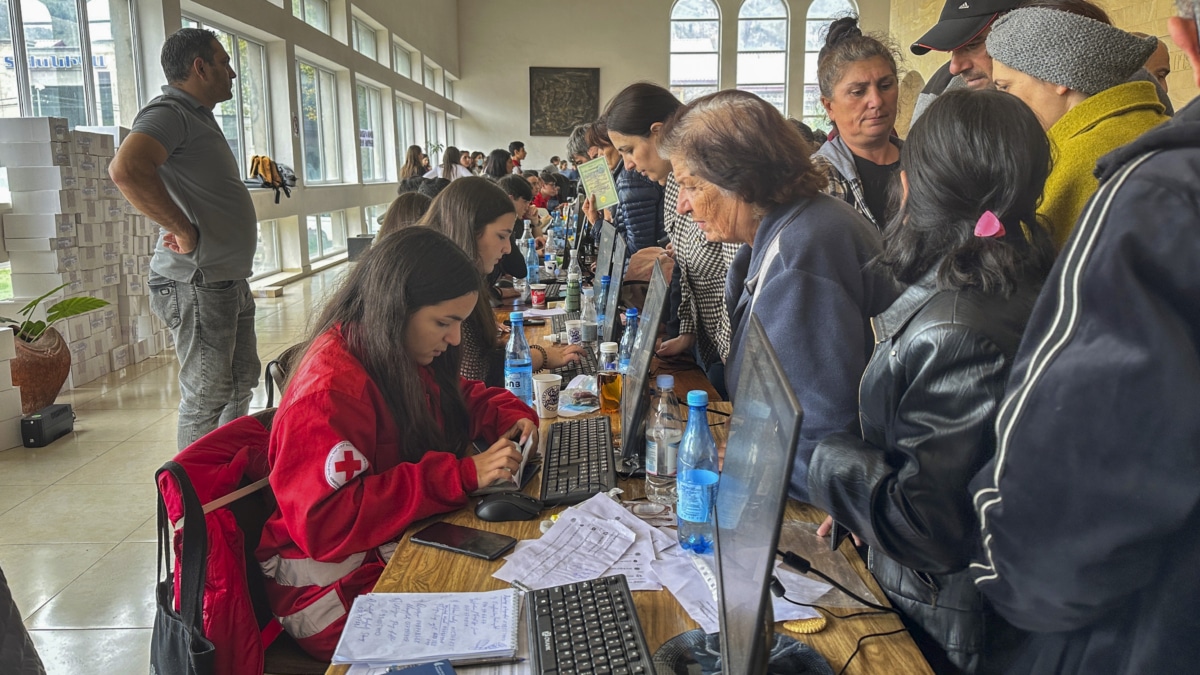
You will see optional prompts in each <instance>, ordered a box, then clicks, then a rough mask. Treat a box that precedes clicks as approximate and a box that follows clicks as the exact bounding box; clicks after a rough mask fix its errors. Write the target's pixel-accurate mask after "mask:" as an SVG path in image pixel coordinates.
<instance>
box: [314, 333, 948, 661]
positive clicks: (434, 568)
mask: <svg viewBox="0 0 1200 675" xmlns="http://www.w3.org/2000/svg"><path fill="white" fill-rule="evenodd" d="M534 328H537V327H534ZM714 408H717V409H723V410H724V411H730V410H732V405H731V404H728V403H718V404H715V405H714ZM723 420H724V418H723V417H720V416H715V415H712V414H710V415H709V422H710V423H711V422H720V421H723ZM551 423H553V421H547V422H542V437H543V438H544V437H545V430H546V428H547V427H548V426H549V424H551ZM713 433H714V436H717V437H718V440H721V439H720V436H722V435H723V434H724V425H721V426H716V427H713ZM621 487H622V488H623V489H624V490H625V495H623V496H624V497H625V498H628V499H637V498H641V497H643V496H644V492H643V483H642V481H641V480H640V479H639V480H632V481H622V483H621ZM540 489H541V474H540V473H539V474H538V475H537V477H535V479H534V480H532V481H530V483H529V485H528V486H526V488H525V491H526V492H527V493H529V494H532V495H535V496H536V495H537V494H539V490H540ZM475 501H476V500H472V501H471V504H470V505H468V506H467V507H466V508H463V509H460V510H458V511H455V512H453V513H449V514H446V515H445V516H443V517H439V518H431V519H428V520H425V521H422V522H419V523H415V524H414V525H413V526H412V527H410V528H409V529H408V531H407V532H406V533H405V535H404V538H403V539H402V541H401V543H400V546H399V547H398V548H397V549H396V553H395V554H394V555H393V556H392V559H391V560H390V561H389V562H388V565H387V568H386V569H384V571H383V576H381V577H380V579H379V583H377V584H376V586H375V590H376V591H379V592H391V593H402V592H403V593H432V592H444V591H491V590H498V589H502V588H506V587H508V584H506V583H505V582H503V581H500V580H499V579H495V578H493V577H492V573H493V572H495V571H496V570H498V569H499V568H500V566H501V565H503V564H504V561H503V560H494V561H490V562H489V561H486V560H480V559H477V558H471V557H468V556H465V555H461V554H456V553H451V552H449V551H442V550H439V549H435V548H431V547H428V546H420V545H416V544H410V543H409V541H408V539H409V537H410V536H411V535H412V533H413V532H416V531H418V530H420V529H421V528H422V527H424V526H425V525H427V524H428V523H430V522H432V521H434V520H439V519H440V520H445V521H447V522H450V523H456V524H459V525H466V526H468V527H474V528H478V529H481V530H487V531H489V532H498V533H501V534H507V535H509V536H512V537H516V538H517V539H535V538H538V537H540V536H541V532H540V531H539V529H538V522H539V520H541V519H536V520H530V521H520V522H510V523H489V522H484V521H481V520H479V519H478V518H476V517H475V512H474V505H475ZM563 508H564V507H558V508H555V509H551V510H548V511H546V512H545V514H544V515H545V517H549V515H550V514H552V513H557V512H560V511H562V509H563ZM784 518H785V519H786V520H794V521H805V522H811V523H819V522H821V521H822V520H824V518H825V514H824V513H822V512H821V511H819V510H817V509H815V508H813V507H811V506H808V505H805V504H801V503H799V502H796V501H789V503H788V506H787V511H786V513H785V514H784ZM841 552H842V554H843V555H844V556H845V557H846V559H847V560H848V561H849V563H850V565H851V567H853V568H854V571H855V572H857V573H858V575H859V576H860V577H862V579H863V581H864V582H866V584H867V587H868V588H870V589H871V592H872V593H874V594H875V598H876V599H877V600H878V601H879V602H880V603H881V604H887V601H886V599H884V598H885V596H884V595H883V593H882V592H881V591H880V589H879V586H878V585H877V584H876V583H875V579H874V578H873V577H872V576H871V575H870V573H869V572H868V571H867V569H866V565H865V564H864V563H863V561H862V559H861V558H859V556H858V554H857V553H856V552H855V551H854V549H853V547H852V546H851V544H850V542H849V541H847V542H844V543H843V544H842V548H841ZM633 599H634V604H635V605H636V606H637V612H638V617H639V619H640V620H641V624H642V628H643V630H644V631H645V633H646V641H647V643H648V645H649V647H650V649H651V650H652V651H653V650H656V649H658V647H659V646H660V645H662V643H663V642H665V641H667V640H669V639H670V638H672V637H674V636H675V635H678V634H679V633H682V632H684V631H687V630H691V629H693V628H697V627H698V626H697V624H696V623H695V622H693V621H692V620H691V619H690V618H689V617H688V615H687V613H686V612H684V611H683V608H682V607H680V605H679V603H678V602H677V601H676V600H675V596H673V595H671V593H670V592H669V591H667V590H662V591H656V592H649V591H639V592H635V593H634V594H633ZM835 611H836V613H839V614H846V613H849V611H851V610H844V609H843V610H835ZM901 627H902V625H901V623H900V620H899V619H898V618H896V617H895V616H892V615H886V616H865V617H858V618H854V619H846V620H844V621H842V620H838V619H829V623H828V625H827V626H826V628H825V629H824V630H823V631H821V632H820V633H815V634H812V635H794V637H797V638H798V639H800V640H802V641H803V642H805V643H806V644H808V645H810V646H812V647H813V648H814V649H816V650H817V651H818V652H820V653H821V654H822V655H823V656H824V657H825V658H826V660H828V661H829V664H830V666H831V667H832V668H833V670H834V672H837V671H838V669H840V668H841V667H842V664H844V663H845V662H846V659H848V658H850V654H851V653H852V652H853V651H854V648H855V645H856V643H857V641H858V639H859V638H860V637H861V636H863V635H867V634H870V633H884V632H888V631H893V630H897V629H899V628H901ZM775 630H777V631H783V627H782V624H779V623H777V624H775ZM784 632H786V631H784ZM347 668H348V667H347V666H332V667H330V668H329V670H328V673H327V675H343V674H344V673H345V672H346V670H347ZM846 673H847V674H848V675H855V674H858V675H868V674H871V673H876V674H877V673H904V674H905V675H925V674H929V675H931V674H932V671H931V670H930V669H929V665H928V664H927V663H926V662H925V660H924V658H923V657H922V656H921V652H920V651H919V650H918V649H917V646H916V645H915V644H914V643H913V641H912V638H911V637H909V635H908V633H899V634H896V635H889V636H887V637H878V638H871V639H869V640H867V641H866V642H864V643H863V646H862V649H861V650H860V651H859V654H858V656H856V657H855V658H854V662H853V663H852V664H851V665H850V667H849V668H848V669H847V670H846Z"/></svg>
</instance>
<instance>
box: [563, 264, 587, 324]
mask: <svg viewBox="0 0 1200 675" xmlns="http://www.w3.org/2000/svg"><path fill="white" fill-rule="evenodd" d="M572 262H574V260H572ZM582 292H583V283H582V282H581V281H580V280H579V273H578V272H568V273H567V303H566V308H565V309H566V310H567V311H568V312H578V311H579V296H580V294H581V293H582Z"/></svg>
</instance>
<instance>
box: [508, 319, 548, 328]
mask: <svg viewBox="0 0 1200 675" xmlns="http://www.w3.org/2000/svg"><path fill="white" fill-rule="evenodd" d="M504 325H505V326H509V327H511V326H512V320H510V319H505V320H504ZM525 325H526V326H545V325H546V320H545V319H539V318H536V317H529V318H527V319H525Z"/></svg>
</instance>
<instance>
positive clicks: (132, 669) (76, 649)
mask: <svg viewBox="0 0 1200 675" xmlns="http://www.w3.org/2000/svg"><path fill="white" fill-rule="evenodd" d="M344 270H345V265H337V266H335V267H334V268H332V269H330V270H327V271H324V272H321V273H319V274H316V275H314V276H311V277H308V278H307V279H304V280H301V281H299V282H297V283H295V284H292V285H290V286H287V287H286V288H285V290H284V295H283V296H282V297H279V298H259V299H258V300H257V320H256V322H255V323H256V326H257V328H258V352H259V355H260V357H261V358H262V362H263V364H264V365H265V364H266V363H267V361H269V360H270V359H271V358H273V357H274V356H276V355H278V354H279V353H280V352H282V351H283V350H284V349H286V348H287V347H289V346H290V345H292V344H294V343H296V342H299V341H300V340H301V339H302V338H303V336H304V334H305V332H306V330H307V329H308V324H309V321H310V319H311V317H312V316H313V314H315V313H316V312H317V311H319V308H320V307H321V306H322V300H323V299H324V298H325V297H326V294H327V293H328V292H329V291H330V290H331V289H332V288H334V287H335V286H336V284H337V283H338V281H339V280H340V279H341V277H342V275H343V273H344ZM178 372H179V367H178V362H177V361H176V360H175V354H174V352H167V353H164V354H160V355H159V356H157V357H151V358H150V359H149V360H147V361H144V362H142V363H139V364H136V365H134V366H132V367H130V368H126V369H125V370H124V371H122V372H118V373H112V374H110V375H108V376H106V377H104V378H102V379H100V380H97V381H95V382H91V383H89V384H86V385H84V386H82V387H80V388H78V389H76V390H75V391H73V392H71V393H70V394H66V395H64V396H62V397H61V398H60V399H59V402H60V403H70V404H71V405H72V407H74V408H75V410H76V415H77V418H78V419H77V420H76V422H75V431H74V433H72V434H71V435H69V436H67V437H64V438H62V439H59V440H58V441H57V442H55V443H54V444H53V445H51V446H49V447H46V448H41V449H36V450H34V449H24V448H15V449H13V450H7V451H4V452H0V567H3V569H4V573H5V575H6V576H7V577H8V581H9V584H10V585H11V587H12V592H13V596H14V597H15V599H16V602H17V606H18V607H19V608H20V610H21V616H22V618H24V620H25V625H26V626H27V627H28V628H29V629H30V631H31V633H32V635H33V640H34V642H35V643H36V644H37V647H38V651H39V653H40V654H41V657H42V660H43V661H44V662H45V664H46V669H47V672H48V673H50V675H69V674H74V673H145V672H147V671H148V669H149V660H150V628H151V626H152V625H153V621H154V604H153V586H154V575H155V560H154V557H155V543H154V542H155V524H154V513H155V496H154V495H155V491H154V471H155V469H157V468H158V467H159V466H161V465H162V463H163V462H164V461H166V460H167V459H170V458H171V456H172V455H174V454H175V416H176V415H175V409H176V406H177V405H178V403H179V385H178V382H177V376H178ZM250 405H251V409H252V410H257V409H261V408H262V407H263V406H265V405H266V392H265V389H264V388H263V385H262V383H261V382H260V384H259V387H258V389H257V390H256V391H255V393H254V400H253V401H252V402H251V404H250Z"/></svg>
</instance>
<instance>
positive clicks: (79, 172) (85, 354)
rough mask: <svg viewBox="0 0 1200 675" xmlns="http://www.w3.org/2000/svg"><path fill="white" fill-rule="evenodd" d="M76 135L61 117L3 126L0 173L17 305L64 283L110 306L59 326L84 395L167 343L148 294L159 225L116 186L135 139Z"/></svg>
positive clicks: (70, 292)
mask: <svg viewBox="0 0 1200 675" xmlns="http://www.w3.org/2000/svg"><path fill="white" fill-rule="evenodd" d="M68 126H69V125H68V123H67V120H65V119H61V118H54V117H38V118H14V119H0V165H3V166H5V167H7V171H8V181H9V189H10V190H11V192H12V212H11V213H9V214H6V215H5V216H4V246H5V248H6V249H7V250H8V252H9V258H10V260H11V264H12V284H13V295H14V298H15V299H16V303H18V306H20V305H23V304H24V302H26V301H28V300H30V299H33V298H36V297H38V296H39V295H41V294H43V293H45V292H47V291H49V290H51V289H53V288H55V287H57V286H59V285H62V284H67V286H66V287H65V288H63V289H62V290H61V291H59V293H58V295H60V296H61V297H75V296H82V295H90V296H93V297H98V298H103V299H104V300H107V301H108V302H109V303H110V305H109V306H107V307H104V308H102V309H98V310H95V311H93V312H89V313H87V314H84V315H80V316H77V317H73V318H72V319H69V320H67V321H65V322H62V323H60V324H58V326H57V328H58V330H59V332H61V333H62V334H63V337H64V338H65V339H66V340H67V343H68V345H69V347H70V349H71V377H70V378H69V380H68V386H78V385H81V384H84V383H86V382H90V381H92V380H94V379H96V378H98V377H101V376H103V375H106V374H108V373H109V372H110V371H112V370H119V369H121V368H124V367H126V366H128V365H131V364H133V363H137V362H138V361H142V360H144V359H146V358H147V357H149V356H151V355H152V354H157V353H158V352H159V351H161V350H162V349H163V348H164V347H165V343H166V340H165V339H164V338H162V337H160V335H161V334H162V333H164V332H165V326H163V325H162V323H161V322H160V321H158V319H157V317H155V316H153V315H152V314H151V312H150V304H149V288H148V287H147V285H146V276H147V275H148V273H149V270H150V255H151V254H152V253H153V246H154V243H155V242H154V237H155V236H156V234H157V232H158V226H157V225H156V224H154V223H152V222H150V221H149V219H147V218H146V217H145V216H143V215H141V214H140V213H138V212H137V210H136V209H134V208H133V207H132V205H130V204H129V202H127V201H126V200H125V198H124V197H123V196H122V195H121V191H120V190H119V189H117V186H116V184H114V183H113V182H112V180H110V179H109V177H108V165H109V164H110V163H111V162H112V158H113V155H114V154H115V151H116V144H117V141H118V140H119V139H120V138H123V136H124V134H125V133H128V132H127V131H125V130H122V129H115V128H114V129H106V130H104V131H87V130H83V129H76V130H74V131H71V130H69V128H68ZM53 302H54V300H53V299H49V300H47V301H46V302H45V303H44V305H45V306H49V305H50V304H52V303H53ZM139 345H140V346H139Z"/></svg>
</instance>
